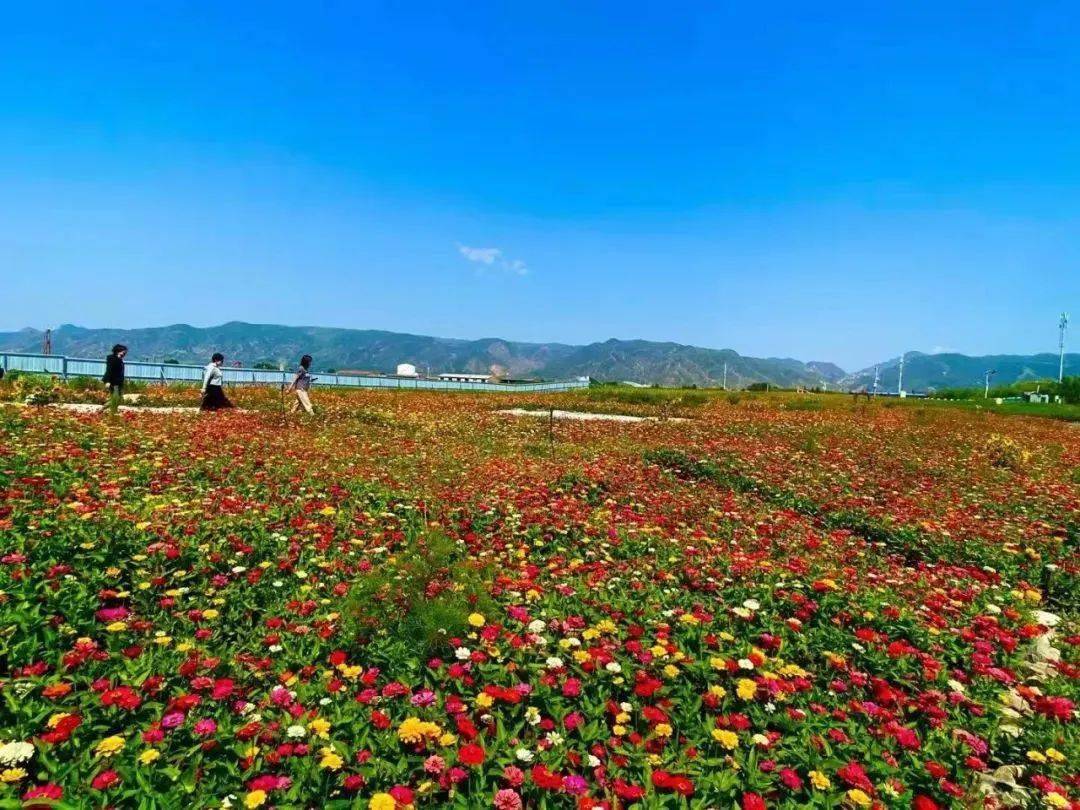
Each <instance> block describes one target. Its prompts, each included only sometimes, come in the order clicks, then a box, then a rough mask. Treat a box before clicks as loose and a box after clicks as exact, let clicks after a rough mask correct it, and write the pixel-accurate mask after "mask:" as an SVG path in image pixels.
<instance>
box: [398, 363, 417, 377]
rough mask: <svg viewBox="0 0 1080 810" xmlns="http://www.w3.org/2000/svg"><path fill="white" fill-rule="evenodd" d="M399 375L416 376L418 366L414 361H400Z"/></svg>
mask: <svg viewBox="0 0 1080 810" xmlns="http://www.w3.org/2000/svg"><path fill="white" fill-rule="evenodd" d="M397 376H399V377H415V376H416V366H414V365H413V364H412V363H398V367H397Z"/></svg>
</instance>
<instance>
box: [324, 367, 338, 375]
mask: <svg viewBox="0 0 1080 810" xmlns="http://www.w3.org/2000/svg"><path fill="white" fill-rule="evenodd" d="M325 373H326V374H337V369H336V368H328V369H327V370H326V372H325Z"/></svg>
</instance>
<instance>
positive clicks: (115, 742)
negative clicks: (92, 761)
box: [94, 734, 125, 757]
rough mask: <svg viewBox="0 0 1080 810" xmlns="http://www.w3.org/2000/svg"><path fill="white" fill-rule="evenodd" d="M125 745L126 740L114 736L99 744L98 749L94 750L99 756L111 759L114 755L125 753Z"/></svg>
mask: <svg viewBox="0 0 1080 810" xmlns="http://www.w3.org/2000/svg"><path fill="white" fill-rule="evenodd" d="M124 745H125V743H124V738H123V737H119V736H117V735H115V734H114V735H113V736H111V737H106V738H105V739H104V740H102V741H101V742H99V743H98V744H97V748H96V749H94V750H95V751H96V752H97V754H98V756H102V757H111V756H112V755H113V754H118V753H120V752H121V751H123V750H124Z"/></svg>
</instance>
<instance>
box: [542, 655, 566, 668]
mask: <svg viewBox="0 0 1080 810" xmlns="http://www.w3.org/2000/svg"><path fill="white" fill-rule="evenodd" d="M545 663H546V664H547V667H548V669H562V665H563V662H562V659H561V658H559V657H558V656H557V655H553V656H551V657H550V658H548V660H547V661H546V662H545Z"/></svg>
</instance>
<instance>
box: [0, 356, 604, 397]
mask: <svg viewBox="0 0 1080 810" xmlns="http://www.w3.org/2000/svg"><path fill="white" fill-rule="evenodd" d="M0 368H3V369H4V370H5V371H21V372H28V373H31V374H54V375H56V376H57V377H60V378H62V379H65V380H66V379H67V378H68V377H97V378H98V379H101V377H102V375H103V374H104V373H105V361H104V360H89V359H86V358H81V357H63V356H61V355H55V354H49V355H46V354H18V353H13V352H0ZM221 371H222V374H223V376H224V378H225V382H226V383H227V384H229V385H272V386H280V385H283V384H287V383H289V382H290V381H291V380H292V377H293V372H292V371H270V370H266V369H258V368H228V367H222V369H221ZM124 373H125V377H126V378H127V379H129V380H141V381H144V382H160V383H172V382H185V383H192V384H198V383H201V382H202V375H203V367H202V366H188V365H177V364H175V363H147V362H141V361H137V360H132V361H125V363H124ZM314 377H315V378H316V380H317V383H316V384H317V385H323V386H335V387H339V388H405V389H428V390H437V391H504V392H507V391H516V392H519V393H521V392H530V391H570V390H572V389H575V388H588V387H589V381H588V380H587V379H579V380H559V381H556V382H523V383H492V382H456V381H451V380H428V379H422V378H415V379H413V378H410V377H376V376H361V375H354V374H315V375H314Z"/></svg>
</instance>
